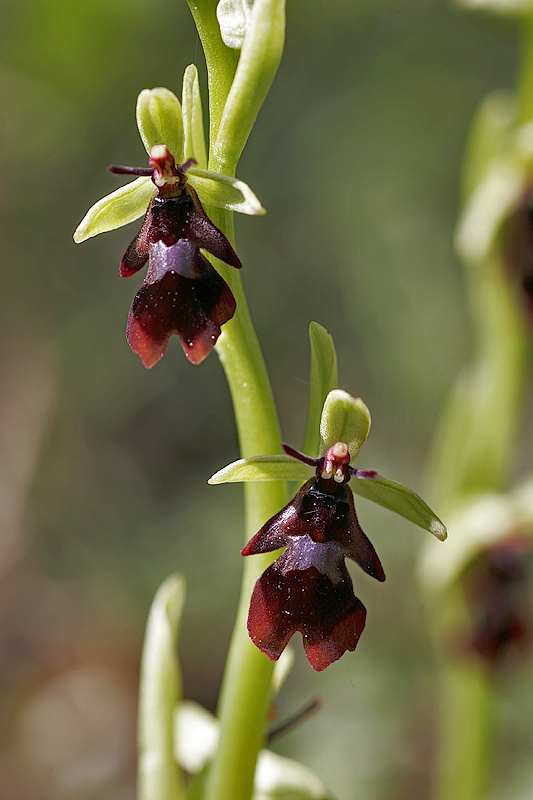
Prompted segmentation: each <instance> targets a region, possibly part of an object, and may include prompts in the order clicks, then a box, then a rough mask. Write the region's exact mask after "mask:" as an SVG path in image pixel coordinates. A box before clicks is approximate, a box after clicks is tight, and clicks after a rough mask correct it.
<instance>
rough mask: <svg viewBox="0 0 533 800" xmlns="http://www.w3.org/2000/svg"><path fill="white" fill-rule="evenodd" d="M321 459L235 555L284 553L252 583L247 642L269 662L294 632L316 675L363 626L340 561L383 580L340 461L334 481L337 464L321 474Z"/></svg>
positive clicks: (352, 646)
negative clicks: (312, 473)
mask: <svg viewBox="0 0 533 800" xmlns="http://www.w3.org/2000/svg"><path fill="white" fill-rule="evenodd" d="M338 444H342V443H338ZM334 447H338V445H335V446H334ZM346 449H347V448H346ZM331 450H333V448H331ZM295 452H296V451H292V450H291V454H293V453H295ZM328 453H329V451H328ZM327 455H328V454H327ZM327 455H326V459H320V460H316V462H317V464H318V467H317V475H316V477H314V478H311V479H310V480H308V481H307V483H305V484H304V486H302V488H301V489H300V491H299V492H298V493H297V495H296V496H295V497H294V498H293V499H292V500H291V502H290V503H289V504H288V505H287V506H285V508H283V509H282V510H281V511H280V512H279V513H278V514H276V515H274V516H273V517H272V518H271V519H269V520H268V522H267V523H266V524H265V525H264V526H263V527H262V528H261V530H260V531H259V532H258V533H257V534H256V535H255V536H254V537H253V539H251V541H250V542H249V543H248V544H247V545H246V547H245V548H244V550H243V551H242V554H243V555H245V556H248V555H253V554H256V553H266V552H270V551H274V550H277V549H278V548H280V547H285V548H286V549H285V550H284V552H283V553H282V555H281V556H280V557H279V558H278V559H277V560H276V561H275V562H274V564H272V565H271V566H270V567H268V569H267V570H265V572H264V573H263V574H262V575H261V577H260V578H259V579H258V581H257V583H256V585H255V588H254V591H253V594H252V598H251V602H250V612H249V616H248V632H249V634H250V637H251V639H252V641H253V642H254V644H255V645H256V646H257V647H258V648H259V649H260V650H261V651H262V652H263V653H265V654H266V655H267V656H268V657H269V658H270V659H272V660H276V659H277V658H279V656H280V655H281V653H282V651H283V650H284V648H285V647H286V645H287V644H288V642H289V640H290V638H291V637H292V635H293V634H294V633H295V632H296V631H300V632H301V634H302V637H303V644H304V648H305V652H306V655H307V658H308V660H309V662H310V664H311V666H312V667H313V668H314V669H316V670H318V671H320V670H323V669H325V668H326V667H327V666H329V664H331V663H332V662H333V661H336V660H337V659H339V658H340V657H341V656H342V655H343V653H345V652H346V651H347V650H354V649H355V647H356V645H357V642H358V641H359V637H360V636H361V633H362V632H363V628H364V626H365V620H366V610H365V607H364V606H363V604H362V603H361V601H360V600H359V599H358V598H357V597H355V595H354V592H353V585H352V580H351V578H350V575H349V573H348V570H347V568H346V564H345V558H350V559H352V560H353V561H355V562H356V563H357V564H358V565H359V566H360V567H361V568H362V569H363V570H364V571H365V572H367V573H368V574H369V575H371V576H372V577H374V578H376V579H377V580H379V581H383V580H385V573H384V572H383V568H382V566H381V562H380V560H379V558H378V556H377V554H376V551H375V550H374V547H373V546H372V544H371V542H370V541H369V539H368V538H367V537H366V536H365V534H364V533H363V531H362V530H361V526H360V525H359V521H358V519H357V515H356V512H355V507H354V502H353V494H352V491H351V489H350V488H349V486H348V485H347V483H346V481H347V480H348V479H349V477H350V474H349V473H348V470H347V462H345V464H344V465H341V466H340V471H341V472H342V471H344V476H343V477H341V476H340V475H339V472H335V468H337V469H339V464H338V463H334V464H333V467H334V468H333V470H329V469H324V461H325V460H326V467H327ZM309 461H311V460H309ZM331 461H332V459H330V462H331ZM333 462H335V459H333ZM324 475H326V476H328V475H329V477H323V476H324ZM335 476H337V477H335Z"/></svg>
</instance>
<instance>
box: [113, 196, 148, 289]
mask: <svg viewBox="0 0 533 800" xmlns="http://www.w3.org/2000/svg"><path fill="white" fill-rule="evenodd" d="M152 203H153V200H151V201H150V205H149V206H148V209H147V211H146V214H145V215H144V219H143V222H142V225H141V228H140V230H139V233H138V234H137V235H136V236H135V237H134V239H133V241H132V242H131V244H130V245H129V247H128V249H127V250H126V252H125V253H124V257H123V259H122V261H121V264H120V274H121V276H122V277H123V278H128V277H129V276H130V275H133V274H134V273H135V272H138V271H139V270H140V269H142V267H144V265H145V264H146V262H147V261H148V249H149V245H150V231H151V227H152Z"/></svg>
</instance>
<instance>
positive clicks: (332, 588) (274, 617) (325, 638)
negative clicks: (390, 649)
mask: <svg viewBox="0 0 533 800" xmlns="http://www.w3.org/2000/svg"><path fill="white" fill-rule="evenodd" d="M365 620H366V610H365V608H364V606H363V604H362V603H361V602H360V600H358V599H357V598H356V597H355V596H354V594H353V587H352V582H351V579H350V577H349V575H348V572H347V570H346V568H344V570H343V578H342V580H340V581H338V582H337V583H333V582H332V581H331V580H330V579H329V578H328V577H327V576H326V575H324V574H323V573H321V572H320V571H318V570H317V569H316V568H315V567H308V568H307V569H303V570H300V569H298V570H290V571H288V572H282V570H281V569H280V565H279V561H278V562H276V563H275V564H273V565H272V566H271V567H269V568H268V569H267V570H266V571H265V572H264V573H263V575H261V577H260V578H259V579H258V581H257V583H256V585H255V588H254V591H253V594H252V599H251V602H250V612H249V615H248V632H249V634H250V638H251V639H252V641H253V642H254V644H255V645H256V646H257V647H258V648H259V649H260V650H261V651H262V652H263V653H265V655H267V656H268V657H269V658H270V659H272V660H276V659H278V658H279V656H280V655H281V653H282V651H283V650H284V648H285V647H286V646H287V643H288V642H289V639H290V638H291V636H292V635H293V633H295V631H300V632H301V633H302V635H303V641H304V647H305V651H306V655H307V658H308V660H309V662H310V664H311V666H312V667H313V668H314V669H316V670H318V671H320V670H323V669H325V668H326V667H327V666H328V665H329V664H331V663H332V662H333V661H336V660H337V659H339V658H340V657H341V656H342V655H343V653H345V652H346V650H355V647H356V645H357V642H358V641H359V637H360V636H361V633H362V631H363V628H364V626H365Z"/></svg>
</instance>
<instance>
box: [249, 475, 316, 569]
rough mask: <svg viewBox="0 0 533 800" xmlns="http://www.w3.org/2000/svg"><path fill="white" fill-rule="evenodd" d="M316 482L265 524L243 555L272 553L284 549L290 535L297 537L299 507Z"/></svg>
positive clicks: (303, 489)
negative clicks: (302, 498)
mask: <svg viewBox="0 0 533 800" xmlns="http://www.w3.org/2000/svg"><path fill="white" fill-rule="evenodd" d="M314 482H315V478H311V479H310V480H308V481H307V483H304V485H303V486H302V488H301V489H300V491H299V492H298V494H297V495H296V497H294V498H293V499H292V500H291V502H290V503H288V504H287V505H286V506H285V508H282V509H281V511H278V513H277V514H274V516H273V517H271V518H270V519H269V520H268V521H267V522H265V524H264V525H263V527H262V528H261V530H260V531H258V532H257V533H256V534H255V536H254V537H253V538H252V539H250V541H249V542H248V544H247V545H246V547H245V548H244V549H243V550H242V551H241V555H243V556H251V555H255V554H257V553H270V552H272V551H273V550H278V548H280V547H284V546H285V545H286V544H287V542H288V541H289V539H288V537H289V535H290V536H297V535H298V531H299V530H300V527H301V523H300V518H299V514H298V511H297V507H299V505H300V500H301V497H303V495H304V494H305V493H306V492H307V490H308V489H309V487H310V486H311V485H312V484H313V483H314Z"/></svg>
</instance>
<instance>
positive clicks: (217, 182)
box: [187, 167, 266, 215]
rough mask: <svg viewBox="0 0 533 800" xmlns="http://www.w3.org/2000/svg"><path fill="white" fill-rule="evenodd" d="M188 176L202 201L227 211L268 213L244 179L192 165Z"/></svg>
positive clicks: (252, 213)
mask: <svg viewBox="0 0 533 800" xmlns="http://www.w3.org/2000/svg"><path fill="white" fill-rule="evenodd" d="M187 178H188V180H189V182H190V184H191V186H193V187H194V188H195V189H196V191H197V192H198V194H199V196H200V200H201V201H202V203H205V204H206V205H209V206H216V207H217V208H225V209H226V210H227V211H239V212H240V213H241V214H251V215H261V214H266V211H265V209H264V208H263V206H262V205H261V203H260V202H259V200H258V199H257V197H256V196H255V194H254V193H253V192H252V190H251V189H250V187H249V186H248V184H247V183H244V181H240V180H238V179H237V178H232V177H231V176H229V175H221V174H220V173H218V172H209V171H208V170H205V169H198V168H197V167H190V169H188V170H187Z"/></svg>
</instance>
